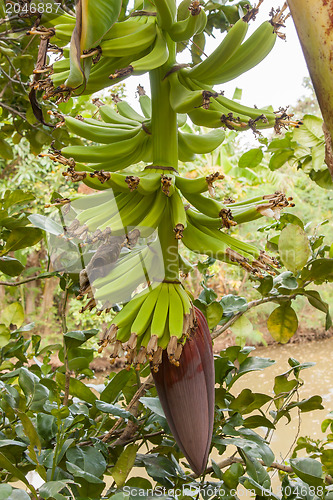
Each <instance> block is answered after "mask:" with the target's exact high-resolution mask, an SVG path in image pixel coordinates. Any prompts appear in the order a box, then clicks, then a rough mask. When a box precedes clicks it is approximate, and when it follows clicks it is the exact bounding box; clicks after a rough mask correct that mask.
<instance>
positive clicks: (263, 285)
mask: <svg viewBox="0 0 333 500" xmlns="http://www.w3.org/2000/svg"><path fill="white" fill-rule="evenodd" d="M255 288H256V289H257V290H258V292H259V293H261V295H262V296H263V297H265V296H266V295H268V294H269V292H270V291H271V290H272V288H273V277H272V276H270V275H267V276H264V277H263V278H261V279H260V285H259V286H256V287H255Z"/></svg>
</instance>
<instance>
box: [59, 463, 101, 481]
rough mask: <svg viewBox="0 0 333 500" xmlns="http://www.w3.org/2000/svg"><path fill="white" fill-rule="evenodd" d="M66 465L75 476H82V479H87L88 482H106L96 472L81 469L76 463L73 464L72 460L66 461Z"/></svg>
mask: <svg viewBox="0 0 333 500" xmlns="http://www.w3.org/2000/svg"><path fill="white" fill-rule="evenodd" d="M66 467H67V470H68V472H69V473H70V474H73V476H74V477H80V478H82V479H85V480H86V481H87V482H88V483H92V484H105V483H104V481H102V479H100V478H98V477H96V476H95V475H94V474H91V473H90V472H86V471H85V470H83V469H81V468H80V467H78V466H77V465H75V464H72V463H71V462H66Z"/></svg>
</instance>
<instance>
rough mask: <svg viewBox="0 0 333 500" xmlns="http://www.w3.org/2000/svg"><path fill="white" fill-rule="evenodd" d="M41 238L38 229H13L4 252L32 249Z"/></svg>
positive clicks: (41, 234) (41, 235)
mask: <svg viewBox="0 0 333 500" xmlns="http://www.w3.org/2000/svg"><path fill="white" fill-rule="evenodd" d="M42 237H43V233H42V232H41V230H40V229H37V228H34V227H20V228H19V229H13V231H12V232H11V233H10V235H9V237H8V239H7V241H6V246H5V249H4V252H13V251H14V250H20V249H21V248H27V247H32V246H34V245H36V243H38V242H39V241H40V240H41V239H42Z"/></svg>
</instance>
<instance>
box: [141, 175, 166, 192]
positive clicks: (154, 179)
mask: <svg viewBox="0 0 333 500" xmlns="http://www.w3.org/2000/svg"><path fill="white" fill-rule="evenodd" d="M160 187H161V174H154V173H152V174H146V175H142V176H141V177H140V182H139V184H138V186H137V190H138V192H139V193H141V194H143V195H147V194H151V193H154V192H155V191H157V189H159V188H160Z"/></svg>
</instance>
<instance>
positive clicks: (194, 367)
mask: <svg viewBox="0 0 333 500" xmlns="http://www.w3.org/2000/svg"><path fill="white" fill-rule="evenodd" d="M260 3H261V2H260ZM242 9H243V10H242V16H241V17H239V19H238V20H237V22H235V24H234V25H233V26H232V28H231V29H230V30H229V31H228V33H227V34H226V36H225V37H224V39H223V40H222V42H221V43H220V45H219V46H218V47H217V48H216V50H215V51H214V52H212V53H211V54H210V55H209V56H208V57H206V58H205V59H203V60H199V61H197V63H196V64H192V65H191V64H188V65H180V64H178V63H177V46H178V47H180V46H184V44H185V45H188V44H189V43H190V40H191V38H192V37H193V36H197V35H200V34H203V32H204V29H205V26H206V14H205V12H204V10H203V9H202V8H201V6H200V3H199V2H198V1H196V0H194V1H191V0H183V2H182V3H181V4H180V5H179V7H178V9H177V7H176V2H175V0H155V2H151V3H148V2H147V3H145V4H144V5H140V6H138V8H136V9H135V10H132V11H131V12H130V13H126V7H125V6H124V5H122V3H121V0H117V1H113V2H109V1H107V0H99V1H98V2H96V1H95V2H90V1H87V0H86V1H83V0H79V1H78V3H77V5H76V16H75V17H74V16H71V15H70V14H67V13H66V12H61V13H60V14H59V13H58V14H57V15H56V14H54V13H48V14H43V16H42V18H41V22H40V24H39V26H38V27H34V28H33V29H32V30H31V34H33V35H41V37H42V39H43V41H44V42H45V39H46V40H47V44H48V43H49V40H51V41H52V50H59V51H61V53H62V54H63V57H62V58H61V59H60V60H59V61H57V62H54V64H53V66H52V68H42V69H41V68H39V70H40V73H38V71H37V73H36V74H43V75H44V77H43V78H39V77H38V78H35V81H34V84H33V89H32V101H33V103H34V109H35V111H36V114H37V115H38V114H40V112H39V111H38V105H37V101H36V95H38V93H39V92H40V91H42V92H43V94H44V95H43V98H44V99H51V100H52V99H53V100H54V101H55V102H56V103H61V102H64V101H67V100H68V99H69V97H70V96H75V95H81V94H88V95H90V94H92V93H93V92H96V91H99V90H102V89H103V88H106V87H109V86H111V85H112V84H115V83H118V82H120V81H123V80H124V79H126V78H128V77H129V76H131V75H141V74H143V73H145V72H149V78H150V87H151V97H148V96H147V95H146V94H145V92H144V91H143V89H142V88H139V94H140V96H139V101H140V105H141V109H142V114H140V113H137V112H136V111H135V110H134V109H133V108H132V107H131V106H130V105H129V104H128V103H127V102H126V101H123V100H120V99H118V98H117V97H116V96H115V106H116V109H114V108H113V107H111V106H107V105H103V103H102V102H101V101H98V102H97V104H98V106H97V108H96V113H95V115H94V117H93V118H86V119H82V117H78V119H73V118H71V117H66V116H65V117H62V118H61V121H60V123H59V124H58V126H59V125H64V124H65V126H66V127H68V129H69V130H70V131H71V132H72V133H74V134H77V135H78V136H80V137H82V138H85V139H88V140H90V141H93V143H95V144H92V145H91V144H89V145H87V144H85V145H75V146H69V147H65V148H63V149H62V151H57V150H52V151H50V152H49V153H48V155H49V156H50V157H51V158H52V159H53V160H55V161H57V162H60V163H61V164H63V165H65V166H66V167H67V170H66V171H65V172H64V175H65V176H66V177H67V178H68V179H69V180H72V181H74V182H75V181H83V182H84V183H85V184H87V185H88V186H90V187H92V188H93V189H95V190H97V191H100V192H99V193H97V194H93V195H91V196H89V197H84V198H80V199H77V200H74V201H72V203H70V205H68V200H61V199H60V200H57V205H58V206H59V205H60V206H61V205H64V207H63V214H65V215H66V220H65V231H64V235H63V238H65V239H67V241H69V242H70V243H71V244H73V242H76V244H77V245H78V246H79V247H80V252H81V258H82V262H85V263H86V265H85V269H84V271H82V272H81V276H80V284H81V290H80V297H81V298H82V297H84V296H87V297H88V299H89V301H88V303H87V305H86V306H85V308H89V309H91V308H94V307H98V308H100V310H109V309H110V308H111V307H112V306H114V304H116V303H122V304H124V305H123V307H122V309H121V310H120V312H119V313H118V314H117V315H116V316H115V318H114V320H113V322H112V324H111V326H110V328H109V329H108V331H107V333H106V335H105V337H104V338H103V339H102V340H101V346H100V351H102V349H103V348H104V347H106V346H108V345H111V359H112V360H115V359H117V357H119V356H122V355H124V354H125V355H126V359H127V366H128V367H131V366H134V367H135V368H136V369H137V370H140V369H141V367H142V365H143V364H144V363H145V362H146V360H148V361H149V362H150V367H151V371H152V374H153V377H154V380H155V384H156V388H157V391H158V394H159V397H160V400H161V403H162V406H163V409H164V412H165V415H166V417H167V419H168V422H169V425H170V428H171V429H172V432H173V434H174V437H175V439H176V441H177V443H178V444H179V446H180V448H181V449H182V451H183V453H184V455H185V456H186V457H187V459H188V461H189V463H190V465H191V467H192V468H193V470H194V471H195V472H196V473H197V474H201V473H202V472H203V471H204V469H205V467H206V462H207V457H208V452H209V448H210V441H211V436H212V426H213V415H214V411H213V409H214V370H213V354H212V346H211V340H210V335H209V328H208V325H207V321H206V319H205V317H204V316H203V315H202V313H200V311H199V310H197V309H196V308H195V307H194V306H193V297H192V296H191V295H190V294H189V293H188V291H187V290H186V289H185V287H184V286H183V284H182V282H181V279H180V277H181V274H182V273H183V274H186V272H187V264H186V260H185V259H184V258H183V257H182V255H181V252H180V250H181V246H180V244H184V245H185V246H186V247H187V248H189V249H190V250H192V251H194V252H196V253H198V254H206V255H209V256H211V257H214V258H216V259H219V260H221V261H224V262H227V263H230V264H233V265H240V266H241V267H243V268H244V269H246V270H247V271H249V272H250V273H253V275H255V276H263V275H265V274H266V273H268V274H274V272H275V271H274V268H275V267H278V262H276V260H275V259H273V258H271V257H269V256H268V255H267V254H266V253H265V252H263V251H262V250H259V249H258V248H256V247H255V246H253V245H250V244H248V243H246V242H243V241H240V240H238V239H237V238H235V237H234V236H231V235H230V234H229V232H228V230H229V229H230V228H232V226H234V225H237V224H241V223H246V222H248V221H251V220H254V219H257V218H259V217H263V216H268V217H275V218H278V217H279V213H280V210H281V209H283V208H284V207H287V206H289V205H290V203H289V202H290V199H287V198H286V196H285V195H284V194H283V193H279V192H277V193H273V194H267V195H262V196H259V197H256V198H253V199H250V200H244V201H240V202H238V203H235V202H233V200H232V199H231V200H226V201H225V202H223V201H221V200H216V199H214V197H213V195H214V188H213V184H214V182H216V181H221V180H222V179H223V173H222V172H221V171H216V172H212V173H211V174H210V175H208V176H206V177H198V178H196V179H187V178H185V177H183V176H182V175H181V174H180V173H179V166H180V165H179V162H180V161H191V160H193V159H194V158H195V155H196V154H201V153H208V152H210V151H213V150H215V149H216V148H217V147H218V146H219V145H220V144H221V143H222V142H223V140H224V137H225V133H224V130H225V129H226V128H227V129H231V130H237V131H243V130H248V129H252V130H253V131H255V132H256V131H257V130H258V129H261V128H268V127H275V129H277V130H278V129H280V128H281V127H285V126H287V125H289V124H292V122H291V121H290V117H289V116H288V115H287V114H286V112H285V111H283V110H282V111H281V112H279V113H274V112H273V110H272V109H270V108H265V109H257V108H250V107H247V106H244V105H241V104H240V103H238V102H237V101H235V100H231V99H227V98H226V97H225V96H224V95H223V93H219V92H216V91H215V90H214V85H216V84H220V83H224V82H227V81H230V80H233V79H234V78H236V77H238V76H239V75H241V74H242V73H244V72H246V71H248V70H250V69H251V68H253V67H254V66H256V65H257V64H259V63H260V62H261V61H262V60H263V59H264V58H265V57H266V56H267V54H268V53H269V52H270V51H271V50H272V48H273V46H274V44H275V42H276V40H277V38H279V37H283V35H282V34H281V33H280V28H281V26H283V21H284V13H283V9H282V10H280V9H277V10H276V11H274V10H273V11H272V13H271V18H270V20H268V21H265V22H264V23H262V24H261V25H260V26H259V27H258V28H257V29H256V30H255V31H254V33H253V34H252V35H251V36H249V37H248V38H246V35H247V30H248V26H249V23H250V22H251V20H252V19H253V18H254V17H255V15H256V13H257V11H258V9H257V8H254V9H250V8H246V7H243V8H242ZM47 44H45V43H43V48H42V49H41V50H45V47H46V48H47ZM68 44H69V47H68ZM39 59H40V60H41V58H39ZM47 69H49V73H47V72H46V76H45V70H47ZM56 116H59V115H56ZM187 117H189V118H190V120H191V121H192V122H193V123H194V124H196V125H202V126H205V127H208V128H211V129H212V130H211V131H210V132H208V133H206V134H195V133H193V131H189V130H188V127H189V125H188V124H187ZM295 125H297V123H295ZM138 164H139V165H138ZM133 165H136V166H135V167H133ZM137 165H138V166H137ZM128 167H132V169H131V170H129V169H128ZM125 169H126V170H125ZM123 170H124V172H122V171H123ZM110 193H112V194H111V195H110ZM206 193H208V196H206ZM230 194H231V195H232V193H230ZM231 198H232V196H231ZM87 244H89V245H97V248H96V247H94V248H95V253H94V256H93V258H92V259H91V260H90V261H89V252H87V251H86V250H85V249H86V248H87ZM90 255H91V254H90Z"/></svg>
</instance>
